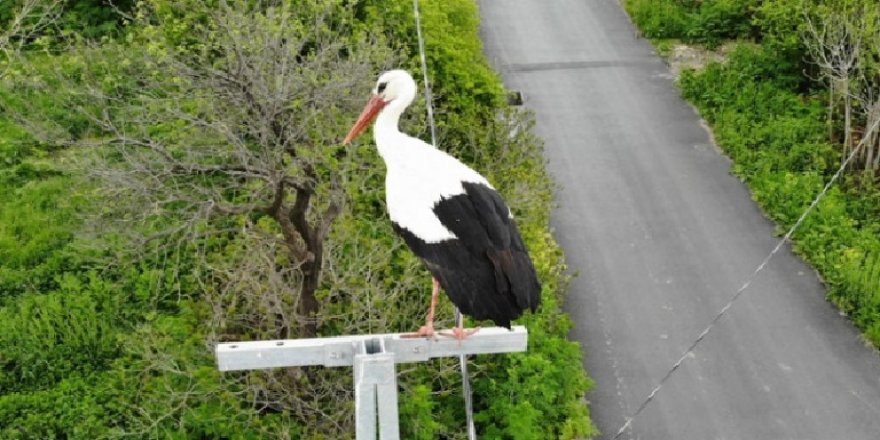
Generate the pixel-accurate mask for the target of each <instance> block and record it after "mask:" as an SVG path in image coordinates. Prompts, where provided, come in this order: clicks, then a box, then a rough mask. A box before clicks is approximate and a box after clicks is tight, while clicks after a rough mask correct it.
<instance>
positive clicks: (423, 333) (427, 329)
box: [401, 323, 437, 338]
mask: <svg viewBox="0 0 880 440" xmlns="http://www.w3.org/2000/svg"><path fill="white" fill-rule="evenodd" d="M401 337H402V338H436V337H437V333H436V332H435V331H434V325H433V324H432V323H428V324H426V325H423V326H421V327H419V329H418V330H417V331H416V332H415V333H404V334H403V335H401Z"/></svg>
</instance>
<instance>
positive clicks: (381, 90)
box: [376, 82, 388, 93]
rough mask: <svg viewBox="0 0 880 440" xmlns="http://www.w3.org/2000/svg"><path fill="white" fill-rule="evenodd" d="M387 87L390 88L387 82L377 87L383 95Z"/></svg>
mask: <svg viewBox="0 0 880 440" xmlns="http://www.w3.org/2000/svg"><path fill="white" fill-rule="evenodd" d="M387 86H388V83H387V82H383V83H379V87H377V88H376V90H377V91H378V92H379V93H382V92H384V91H385V87H387Z"/></svg>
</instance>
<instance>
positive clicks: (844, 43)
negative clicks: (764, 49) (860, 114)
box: [803, 8, 867, 157]
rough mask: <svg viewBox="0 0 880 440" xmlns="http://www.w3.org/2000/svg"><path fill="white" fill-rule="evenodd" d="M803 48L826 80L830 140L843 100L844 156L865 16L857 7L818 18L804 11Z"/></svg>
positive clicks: (848, 145)
mask: <svg viewBox="0 0 880 440" xmlns="http://www.w3.org/2000/svg"><path fill="white" fill-rule="evenodd" d="M804 19H805V21H806V31H805V32H804V34H803V41H804V45H805V46H806V48H807V52H808V53H809V56H810V58H811V59H812V61H813V62H814V63H815V64H816V65H817V66H818V67H819V70H820V72H821V74H822V76H823V77H824V78H825V79H827V80H828V90H829V96H828V121H829V124H830V126H829V127H830V128H829V130H831V132H830V133H831V137H833V121H834V107H835V105H836V103H837V100H836V98H837V96H840V97H842V98H843V106H844V107H843V112H844V129H843V155H844V157H845V156H846V155H847V153H848V152H849V149H850V148H851V147H852V116H853V113H852V111H853V106H852V97H853V91H852V80H853V76H854V75H855V74H856V70H857V68H858V63H859V59H860V56H861V51H862V35H863V33H864V31H865V28H866V24H867V23H866V21H865V15H864V14H863V13H862V11H859V10H858V8H832V9H830V10H828V11H824V12H823V13H821V14H818V16H813V14H810V13H809V11H805V12H804Z"/></svg>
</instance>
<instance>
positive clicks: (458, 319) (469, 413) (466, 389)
mask: <svg viewBox="0 0 880 440" xmlns="http://www.w3.org/2000/svg"><path fill="white" fill-rule="evenodd" d="M413 15H414V16H415V19H416V34H417V35H418V40H419V59H420V60H421V64H422V78H423V79H424V83H425V105H426V107H427V108H428V125H429V126H430V127H431V145H433V146H434V148H437V127H436V124H435V123H434V106H433V99H432V95H431V84H430V83H429V81H428V62H427V60H426V58H425V39H424V37H423V36H422V20H421V16H420V15H419V0H413ZM455 325H456V326H458V327H464V316H463V315H462V314H461V311H459V310H458V307H456V308H455ZM458 361H459V365H460V368H461V382H462V393H463V394H464V406H465V416H466V422H467V433H468V439H469V440H476V439H477V431H476V428H475V427H474V406H473V393H472V391H471V382H470V378H469V376H468V366H467V355H464V354H462V355H459V357H458Z"/></svg>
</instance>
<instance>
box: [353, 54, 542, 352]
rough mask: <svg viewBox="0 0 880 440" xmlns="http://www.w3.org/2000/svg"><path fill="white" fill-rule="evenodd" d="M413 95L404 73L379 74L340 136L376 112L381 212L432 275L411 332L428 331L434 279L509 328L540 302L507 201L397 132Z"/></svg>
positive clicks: (464, 306)
mask: <svg viewBox="0 0 880 440" xmlns="http://www.w3.org/2000/svg"><path fill="white" fill-rule="evenodd" d="M415 96H416V83H415V81H413V78H412V77H411V76H410V75H409V73H407V72H406V71H403V70H391V71H388V72H385V73H383V74H382V75H381V76H380V77H379V80H378V81H377V83H376V88H375V89H373V96H372V97H371V98H370V101H369V102H368V103H367V105H366V107H364V110H363V112H361V115H360V117H358V120H357V122H355V124H354V126H353V127H352V128H351V131H349V133H348V135H347V136H346V137H345V140H344V141H343V142H344V143H349V142H351V140H352V139H354V138H355V137H356V136H357V135H358V134H359V133H360V132H361V131H363V129H364V128H365V127H366V126H367V125H369V123H370V122H371V121H372V120H373V119H374V118H375V119H376V124H375V127H374V129H373V136H374V138H375V141H376V146H377V147H378V149H379V154H380V155H381V156H382V159H384V161H385V166H386V168H387V175H386V177H385V200H386V205H387V208H388V214H389V217H390V218H391V222H392V225H393V226H394V230H395V231H396V232H397V233H398V234H399V235H400V236H401V237H403V239H404V241H405V242H406V244H407V245H408V246H409V247H410V249H412V251H413V252H414V253H415V254H416V255H417V256H419V257H420V258H421V259H422V261H424V263H425V266H427V268H428V270H429V271H430V272H431V274H432V275H433V277H434V279H433V292H432V294H431V306H430V310H429V312H428V317H427V323H426V324H425V325H424V326H423V327H421V328H420V329H419V330H418V332H417V333H415V334H414V335H415V336H433V335H434V325H433V321H434V308H435V307H436V305H437V296H438V293H439V290H440V287H441V286H442V287H443V289H444V290H445V291H446V293H447V294H448V295H449V297H450V299H452V302H453V303H454V304H455V305H456V306H458V308H459V310H461V312H462V313H464V314H465V315H468V316H471V317H473V318H475V319H478V320H483V319H491V320H492V321H494V322H495V324H496V325H501V326H504V327H507V328H510V321H511V320H512V319H516V318H518V317H519V316H520V315H522V313H523V311H524V310H526V309H531V310H532V311H534V310H535V309H536V308H537V307H538V304H539V303H540V300H541V297H540V293H541V286H540V284H539V283H538V277H537V275H536V274H535V268H534V266H533V265H532V261H531V259H530V258H529V254H528V251H527V250H526V247H525V245H524V244H523V241H522V238H521V237H520V234H519V230H517V227H516V222H515V221H514V219H513V215H512V214H511V212H510V208H508V207H507V205H506V204H505V203H504V200H502V198H501V196H500V195H499V194H498V191H496V190H495V189H494V188H492V185H491V184H489V182H488V181H487V180H486V178H485V177H483V176H481V175H480V174H479V173H477V172H476V171H474V170H472V169H471V168H469V167H468V166H466V165H464V164H463V163H461V162H459V161H458V159H455V158H454V157H452V156H450V155H448V154H446V153H445V152H443V151H440V150H438V149H436V148H434V147H433V146H431V145H430V144H427V143H425V142H423V141H422V140H421V139H417V138H414V137H411V136H407V135H406V134H403V133H401V132H400V130H399V129H398V120H399V119H400V115H401V114H402V113H403V111H404V110H406V108H407V107H408V106H409V105H410V103H412V101H413V98H415ZM377 114H378V117H376V115H377ZM475 331H476V330H465V329H463V328H461V327H457V328H455V329H454V331H453V334H452V336H454V337H456V338H457V339H459V340H462V339H464V338H465V337H467V336H469V335H471V334H473V333H474V332H475Z"/></svg>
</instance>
